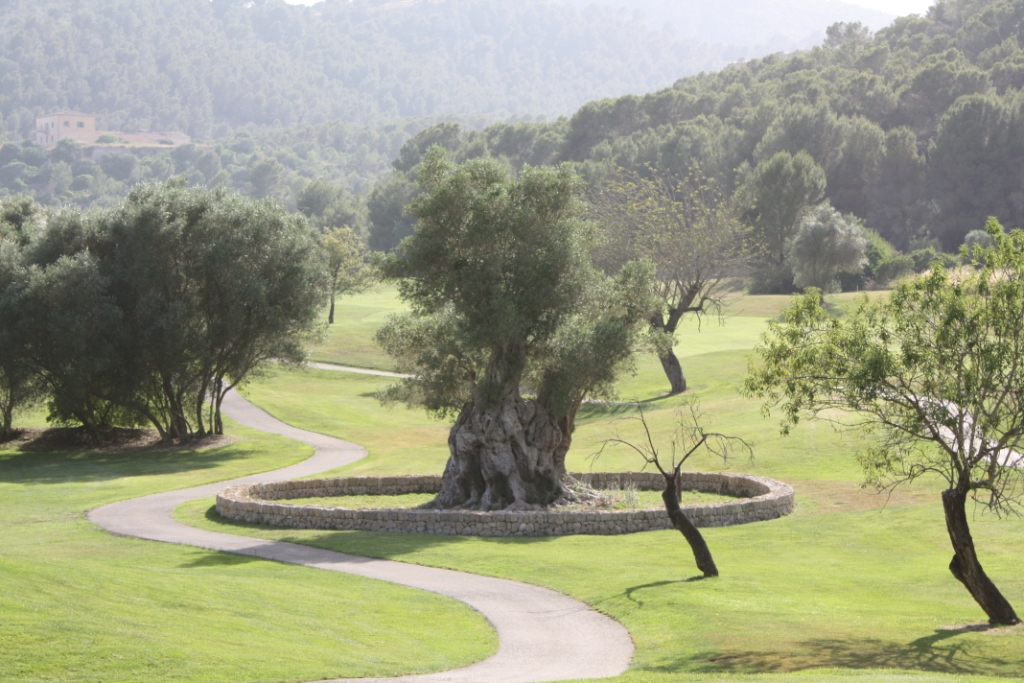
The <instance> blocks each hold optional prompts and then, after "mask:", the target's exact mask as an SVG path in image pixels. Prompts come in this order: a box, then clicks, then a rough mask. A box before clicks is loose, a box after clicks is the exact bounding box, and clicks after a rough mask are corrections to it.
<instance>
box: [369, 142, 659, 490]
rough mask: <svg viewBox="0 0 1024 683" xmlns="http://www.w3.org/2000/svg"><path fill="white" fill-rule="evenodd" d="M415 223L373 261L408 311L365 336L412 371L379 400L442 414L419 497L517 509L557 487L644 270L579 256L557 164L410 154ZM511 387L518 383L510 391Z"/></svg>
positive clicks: (583, 230) (639, 325) (573, 204)
mask: <svg viewBox="0 0 1024 683" xmlns="http://www.w3.org/2000/svg"><path fill="white" fill-rule="evenodd" d="M419 184H420V189H421V191H422V194H420V195H419V197H417V199H416V200H414V201H413V203H412V205H411V207H410V212H411V214H412V215H413V216H415V217H416V219H417V228H416V232H415V233H414V234H413V235H412V236H411V237H409V238H407V239H406V240H405V241H403V242H402V244H401V245H400V246H399V247H398V249H397V251H396V253H394V254H390V255H388V256H386V257H383V258H381V260H380V268H381V271H382V273H383V275H384V277H385V278H387V279H390V280H393V281H395V282H396V283H397V284H398V290H399V293H400V295H401V297H402V298H403V299H404V300H405V301H406V302H407V303H408V304H409V306H410V309H411V312H410V313H409V314H407V315H403V316H396V317H392V318H391V319H390V320H389V321H388V323H387V324H386V325H385V326H384V327H383V328H382V329H381V330H380V331H379V332H378V334H377V340H378V342H379V343H380V344H381V346H382V347H383V348H384V349H385V350H386V351H387V352H388V353H389V354H390V355H392V356H393V357H394V358H395V360H396V362H397V365H398V368H399V369H400V370H402V371H404V372H407V373H410V374H411V375H413V377H411V378H409V379H406V380H403V381H402V382H401V383H400V384H398V385H395V386H393V387H391V388H390V389H389V390H388V391H387V392H385V394H384V398H385V400H401V401H405V402H407V403H411V404H422V405H424V406H425V407H426V408H427V409H428V410H429V411H431V412H432V413H434V414H436V415H439V416H445V415H456V416H457V417H456V421H455V425H454V426H453V427H452V430H451V433H450V436H449V440H448V442H449V447H450V451H451V455H450V457H449V459H448V464H447V466H446V468H445V473H444V477H443V484H442V490H441V492H440V494H439V495H438V496H437V498H436V499H435V501H434V502H433V505H434V506H436V507H442V508H453V507H462V508H472V509H483V510H497V509H506V508H511V509H526V508H532V507H535V506H543V505H549V504H551V503H555V502H557V501H559V500H560V499H565V498H567V497H569V496H571V495H572V494H571V492H570V491H569V489H568V488H567V487H566V486H565V481H564V480H565V476H566V474H565V454H566V452H567V451H568V449H569V446H570V444H571V440H572V433H573V429H574V423H575V416H576V412H577V410H578V409H579V406H580V405H581V403H582V402H583V399H584V398H585V397H586V396H588V395H592V394H594V393H595V392H600V391H602V390H606V389H607V388H608V387H610V385H611V383H612V381H613V380H614V379H615V377H616V376H617V374H618V373H619V372H620V371H621V369H622V368H623V367H624V365H625V364H626V363H628V361H629V360H630V358H631V356H632V353H633V349H634V347H635V346H636V345H637V343H638V341H639V340H640V338H641V337H642V335H643V332H644V329H645V324H646V319H647V317H648V316H649V314H650V311H651V309H652V307H653V303H652V301H651V299H650V294H649V292H650V279H649V278H650V269H649V267H646V266H643V265H639V264H629V265H628V266H626V267H624V268H623V269H622V270H621V271H620V272H619V273H618V274H617V275H616V276H614V277H607V276H604V275H602V274H601V273H600V272H599V271H598V270H597V269H596V268H595V267H594V266H593V265H592V263H591V259H590V255H589V252H588V248H587V246H588V242H589V241H590V238H591V229H590V228H589V226H588V225H587V224H586V223H585V222H584V221H582V220H581V212H582V204H581V201H580V198H579V196H580V192H581V187H580V181H579V179H578V178H577V176H576V175H575V173H574V172H573V171H572V170H571V168H570V167H569V166H567V165H565V166H560V167H558V168H529V167H527V168H524V169H523V171H522V173H521V174H520V175H519V176H518V177H514V176H513V175H512V173H511V171H510V170H509V169H508V168H507V167H506V166H504V165H503V164H501V163H500V162H497V161H494V160H475V161H471V162H467V163H465V164H462V165H459V166H455V165H453V164H451V163H450V162H448V161H447V159H446V158H445V155H444V152H443V150H442V149H440V148H434V149H432V150H430V151H429V152H428V154H427V156H426V158H425V159H424V161H423V163H422V166H421V169H420V172H419ZM522 387H529V388H530V391H529V392H526V395H524V392H523V389H522Z"/></svg>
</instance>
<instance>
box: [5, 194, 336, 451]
mask: <svg viewBox="0 0 1024 683" xmlns="http://www.w3.org/2000/svg"><path fill="white" fill-rule="evenodd" d="M23 254H24V262H25V270H26V271H27V273H28V276H27V278H25V284H24V287H23V290H22V292H21V294H20V297H19V301H18V303H19V304H20V311H21V312H22V314H21V315H20V316H18V318H17V326H16V328H15V329H16V332H17V334H18V335H20V336H19V339H20V340H22V344H23V346H22V348H24V349H26V350H27V351H26V354H27V356H28V359H29V361H30V362H31V364H32V367H33V372H34V373H35V375H36V376H37V377H39V379H40V386H41V387H42V389H43V390H45V392H46V394H47V396H48V400H49V405H50V413H51V419H53V420H54V421H57V422H79V423H80V424H82V425H83V426H85V427H86V428H87V429H88V430H89V431H90V432H91V433H93V434H94V436H97V437H98V436H99V435H100V433H101V432H102V430H103V429H104V428H106V427H110V426H134V425H138V424H142V423H149V424H152V425H153V426H154V427H155V428H156V429H157V431H158V432H159V433H160V435H161V436H162V437H163V438H164V439H166V440H177V441H180V442H183V441H187V440H189V439H191V438H192V437H195V436H204V435H206V434H208V433H221V432H222V431H223V424H222V420H221V417H220V406H221V402H222V401H223V398H224V395H225V393H226V392H227V391H229V390H230V389H231V388H232V387H233V386H235V385H237V384H238V383H239V382H243V381H245V380H246V379H248V378H249V377H251V376H253V374H254V373H257V372H259V370H260V367H261V366H263V365H264V364H266V363H269V362H271V361H274V360H285V361H299V360H301V359H302V358H304V345H305V343H306V342H307V341H308V340H309V338H310V337H311V336H313V335H314V333H315V332H316V331H317V330H318V329H319V326H318V325H317V324H316V319H317V317H318V314H319V311H320V310H321V307H322V305H323V303H324V302H325V296H324V295H325V294H326V290H327V287H328V282H327V278H326V269H325V264H324V263H323V250H322V247H321V246H320V244H319V241H318V240H317V238H316V235H315V233H314V232H313V230H312V228H311V227H310V226H309V224H308V223H307V222H306V220H305V219H304V218H301V217H297V216H289V215H287V214H286V213H285V211H284V210H283V209H282V208H280V207H278V206H275V205H272V204H269V203H265V202H256V201H252V200H247V199H243V198H241V197H240V196H238V195H232V194H229V193H227V192H225V191H223V190H206V189H196V188H193V189H190V188H187V187H185V184H184V181H183V180H182V179H180V178H179V179H177V180H174V181H171V182H169V183H166V184H163V185H140V186H137V187H136V188H135V189H134V190H133V191H132V193H131V194H130V195H129V197H128V198H127V199H126V200H125V201H124V202H122V203H121V204H119V205H118V206H116V207H114V208H112V209H109V210H106V211H102V212H92V213H89V214H86V215H83V214H80V213H79V212H77V211H74V210H71V209H65V210H63V211H60V212H57V213H54V214H53V215H50V216H49V217H48V218H47V220H46V222H45V225H44V226H42V227H41V228H40V229H37V230H35V231H34V234H33V235H32V238H31V240H29V242H28V244H27V245H26V246H25V247H24V249H23ZM208 401H209V402H208Z"/></svg>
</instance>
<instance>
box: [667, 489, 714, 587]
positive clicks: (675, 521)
mask: <svg viewBox="0 0 1024 683" xmlns="http://www.w3.org/2000/svg"><path fill="white" fill-rule="evenodd" d="M677 474H678V473H677V472H673V473H671V474H666V475H665V490H664V491H662V492H661V499H662V501H664V503H665V511H666V512H668V518H669V519H670V520H672V526H673V527H675V528H676V529H677V530H678V531H679V533H681V534H682V535H683V538H685V539H686V542H687V543H689V544H690V550H692V551H693V559H694V560H696V562H697V569H699V570H701V571H702V572H704V576H705V577H711V576H718V567H716V566H715V561H714V559H713V558H712V557H711V551H710V550H709V549H708V544H707V543H706V542H705V541H704V536H703V535H701V533H700V530H699V529H697V527H695V526H694V525H693V522H691V521H690V519H689V518H688V517H687V516H686V514H685V513H684V512H683V510H682V508H680V507H679V499H680V497H681V495H682V491H680V489H679V483H678V482H679V478H678V477H677Z"/></svg>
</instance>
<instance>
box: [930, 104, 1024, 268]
mask: <svg viewBox="0 0 1024 683" xmlns="http://www.w3.org/2000/svg"><path fill="white" fill-rule="evenodd" d="M1022 134H1024V126H1019V127H1018V126H1016V125H1014V116H1013V110H1012V109H1011V108H1010V107H1009V106H1008V105H1007V104H1006V103H1005V102H1003V101H1002V100H1001V99H999V98H996V97H993V96H982V95H972V96H970V97H964V98H962V99H960V100H957V101H956V103H955V104H954V105H953V106H952V107H950V109H949V111H948V112H947V113H946V115H945V116H944V117H943V118H942V121H941V123H940V125H939V132H938V135H937V136H936V137H935V141H934V142H933V143H932V145H931V147H930V150H929V169H928V170H929V173H928V177H929V180H930V182H931V194H932V197H933V198H934V201H935V203H936V205H937V208H938V210H939V214H938V216H937V217H936V218H937V220H936V221H935V226H934V232H935V236H936V237H938V238H939V239H941V240H942V244H943V246H944V247H945V248H946V249H948V250H953V249H956V248H957V247H958V246H959V245H960V244H961V243H962V242H963V239H964V235H965V234H966V233H967V232H968V231H969V230H971V229H973V228H976V227H979V226H982V225H984V224H985V219H986V218H987V217H988V216H990V215H994V216H996V217H997V218H1000V219H1002V220H1008V219H1009V220H1013V219H1015V218H1017V216H1016V215H1015V213H1016V212H1014V210H1013V209H1012V207H1010V206H1008V202H1007V200H1008V199H1009V198H1010V197H1011V196H1013V195H1014V193H1015V192H1020V190H1021V180H1020V171H1019V165H1020V158H1021V157H1020V155H1021V153H1024V142H1022V141H1021V140H1020V139H1019V138H1020V136H1021V135H1022Z"/></svg>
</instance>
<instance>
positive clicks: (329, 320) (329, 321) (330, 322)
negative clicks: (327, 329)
mask: <svg viewBox="0 0 1024 683" xmlns="http://www.w3.org/2000/svg"><path fill="white" fill-rule="evenodd" d="M327 324H328V325H333V324H334V290H333V289H332V290H331V311H330V313H328V314H327Z"/></svg>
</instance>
